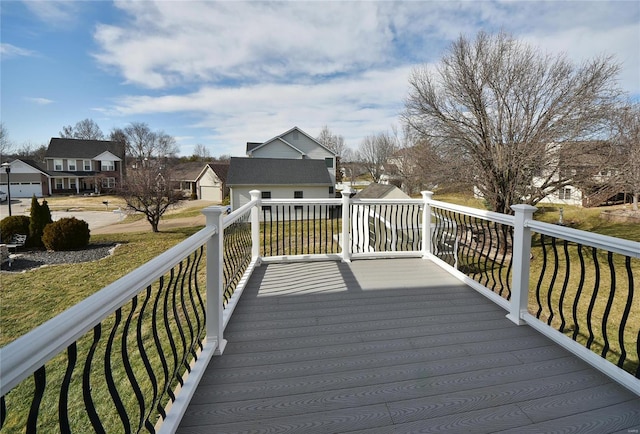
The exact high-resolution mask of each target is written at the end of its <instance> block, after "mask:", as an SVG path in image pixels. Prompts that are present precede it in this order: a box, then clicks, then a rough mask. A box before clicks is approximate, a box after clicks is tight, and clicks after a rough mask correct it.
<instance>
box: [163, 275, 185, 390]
mask: <svg viewBox="0 0 640 434" xmlns="http://www.w3.org/2000/svg"><path fill="white" fill-rule="evenodd" d="M181 270H182V262H180V263H179V264H178V276H179V275H180V273H181ZM178 276H176V275H175V267H173V268H172V269H171V274H170V279H169V284H168V285H167V291H166V292H165V296H164V326H165V329H166V331H167V338H168V339H169V346H170V347H171V356H172V358H173V365H172V367H171V369H170V371H171V374H170V376H169V378H170V379H169V381H168V382H167V393H168V394H169V396H170V397H171V401H172V402H175V400H176V396H175V394H174V393H173V388H172V387H171V386H172V384H171V383H172V382H173V380H174V379H175V380H177V381H178V383H180V385H182V377H181V376H180V375H178V371H179V366H178V347H177V346H176V342H175V338H174V337H173V334H174V333H173V328H172V327H171V323H170V322H169V312H171V313H174V315H175V308H173V309H170V307H169V297H170V295H171V294H173V293H174V292H175V287H176V285H177V284H178V283H177V282H178ZM174 305H175V303H171V306H174Z"/></svg>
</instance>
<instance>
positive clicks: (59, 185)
mask: <svg viewBox="0 0 640 434" xmlns="http://www.w3.org/2000/svg"><path fill="white" fill-rule="evenodd" d="M55 183H56V190H62V189H63V188H64V183H63V179H62V178H55Z"/></svg>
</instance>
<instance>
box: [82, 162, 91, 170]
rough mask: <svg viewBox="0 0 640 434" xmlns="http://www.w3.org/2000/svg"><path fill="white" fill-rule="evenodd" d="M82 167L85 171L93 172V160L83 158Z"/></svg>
mask: <svg viewBox="0 0 640 434" xmlns="http://www.w3.org/2000/svg"><path fill="white" fill-rule="evenodd" d="M82 167H83V170H84V171H85V172H91V160H82Z"/></svg>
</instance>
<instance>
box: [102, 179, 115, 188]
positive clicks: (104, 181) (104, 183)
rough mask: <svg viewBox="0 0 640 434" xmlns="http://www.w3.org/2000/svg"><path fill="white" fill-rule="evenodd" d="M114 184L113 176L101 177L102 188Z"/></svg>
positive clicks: (113, 185)
mask: <svg viewBox="0 0 640 434" xmlns="http://www.w3.org/2000/svg"><path fill="white" fill-rule="evenodd" d="M115 186H116V179H115V178H102V188H114V187H115Z"/></svg>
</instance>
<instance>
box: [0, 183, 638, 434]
mask: <svg viewBox="0 0 640 434" xmlns="http://www.w3.org/2000/svg"><path fill="white" fill-rule="evenodd" d="M513 209H514V213H515V215H513V216H509V215H503V214H497V213H491V212H488V211H482V210H476V209H471V208H466V207H460V206H456V205H452V204H447V203H444V202H439V201H434V200H433V199H432V197H431V193H430V192H424V193H423V197H422V198H421V199H410V200H372V199H369V200H364V199H362V200H359V199H354V198H351V197H350V194H349V192H345V194H343V198H342V199H317V200H316V199H287V200H285V199H269V200H263V199H261V198H260V192H258V191H253V192H252V194H251V200H250V201H249V202H248V203H247V204H245V205H243V206H242V207H240V208H239V209H237V210H235V211H234V212H233V213H231V214H229V215H226V214H225V212H224V211H225V209H224V208H222V207H210V208H207V209H205V210H204V211H203V212H204V214H205V215H206V216H207V224H206V226H205V228H204V229H202V230H201V231H199V232H198V233H196V234H195V235H193V236H192V237H190V238H189V239H187V240H185V241H183V242H182V243H180V244H179V245H177V246H175V247H174V248H172V249H170V250H169V251H167V252H165V253H164V254H162V255H160V256H159V257H157V258H155V259H154V260H152V261H150V262H149V263H147V264H145V265H143V266H142V267H140V268H139V269H137V270H135V271H134V272H132V273H130V274H129V275H127V276H125V277H123V278H121V279H119V280H118V281H116V282H114V283H113V284H111V285H108V286H107V287H105V288H104V289H103V290H101V291H100V292H98V293H96V294H94V295H93V296H91V297H89V298H87V299H86V300H84V301H82V302H81V303H79V304H78V305H76V306H74V307H72V308H71V309H69V310H68V311H65V312H64V313H62V314H61V315H59V316H58V317H55V318H53V319H52V320H50V321H49V322H47V323H45V324H43V325H42V326H40V327H38V328H36V329H34V330H32V331H31V332H30V333H28V334H26V335H24V336H22V337H20V338H18V339H16V340H15V341H14V342H12V343H10V344H9V345H7V346H6V347H4V348H2V349H0V363H1V364H2V373H1V378H0V391H1V396H2V398H1V400H0V427H3V429H8V430H14V429H20V430H26V431H28V432H30V431H36V430H38V429H40V430H44V431H47V430H50V429H52V428H51V427H53V429H56V430H60V431H63V432H69V431H72V432H84V431H97V432H112V431H122V430H123V431H135V432H139V431H141V430H146V431H149V432H156V431H160V432H173V431H174V430H175V429H176V427H177V426H178V424H179V422H180V419H181V417H182V415H183V414H184V411H185V409H186V407H187V405H188V403H189V400H190V398H191V396H192V395H193V393H194V391H195V388H196V387H197V385H198V382H199V381H200V379H201V377H202V375H203V372H204V369H205V368H206V366H207V365H208V363H209V361H210V360H211V358H212V357H214V356H215V355H220V354H223V353H224V349H225V345H226V341H225V338H224V330H225V328H226V326H227V324H228V323H229V320H230V318H231V316H232V315H233V312H234V309H235V307H236V306H237V304H238V302H239V300H240V297H241V296H242V294H243V291H244V289H245V287H246V283H247V281H248V279H249V277H250V276H251V274H252V273H253V272H254V270H256V267H258V266H259V265H260V264H261V263H263V262H300V261H320V260H324V261H327V260H328V261H343V262H349V261H352V260H356V259H376V258H400V257H420V258H424V259H426V260H431V261H433V262H435V263H436V264H438V265H440V266H441V267H442V268H444V269H445V270H447V271H448V272H449V273H451V274H452V275H454V276H456V277H457V278H458V279H459V280H460V281H462V282H464V283H466V284H467V285H469V286H471V287H472V288H474V289H475V290H477V291H478V292H479V293H480V294H482V295H484V296H485V297H487V298H489V299H490V300H492V301H493V302H494V303H496V304H497V305H498V306H500V307H501V308H503V309H504V310H505V311H506V313H507V317H508V318H509V319H510V320H511V321H512V322H514V323H516V324H518V325H524V324H528V325H530V326H531V327H534V328H536V329H537V330H539V331H540V332H541V333H543V334H545V335H546V336H548V337H550V338H552V339H553V340H554V341H556V342H557V343H558V344H559V345H561V346H563V347H565V348H567V349H569V350H570V351H572V352H573V353H574V354H576V355H577V356H578V357H580V358H582V359H584V360H586V361H587V362H589V363H590V364H592V365H593V366H595V367H597V368H598V369H600V370H601V371H603V372H605V373H606V374H607V375H609V376H610V377H612V378H614V379H615V380H616V381H618V382H619V383H620V384H623V385H624V386H625V387H627V388H628V389H630V390H632V391H633V392H635V393H636V394H638V395H640V367H639V365H638V353H639V352H640V347H639V344H638V342H639V341H640V322H639V321H638V318H640V304H639V303H637V297H638V295H637V294H635V292H634V291H636V290H635V288H636V287H637V282H638V280H639V279H638V275H639V273H640V263H639V262H640V243H637V242H631V241H626V240H621V239H617V238H612V237H604V236H600V235H595V234H591V233H587V232H582V231H576V230H573V229H569V228H564V227H561V226H558V225H550V224H545V223H540V222H536V221H534V220H533V213H534V212H535V208H533V207H529V206H526V205H516V206H514V207H513ZM532 240H533V243H532ZM258 270H259V269H258ZM258 272H259V271H258ZM336 272H337V273H339V277H338V278H339V279H341V280H343V281H345V282H350V286H349V290H350V291H354V290H355V291H357V288H358V285H357V281H355V280H354V278H353V276H350V275H348V269H347V268H346V267H341V266H340V263H338V264H337V271H336ZM286 283H287V282H286V280H285V281H283V284H286ZM327 284H329V282H328V281H327ZM319 290H320V288H319ZM322 290H324V291H327V290H330V288H327V287H326V286H325V287H324V288H322ZM247 296H250V297H254V296H256V294H247ZM59 366H63V367H64V368H63V369H60V368H59ZM25 403H27V404H25Z"/></svg>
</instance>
